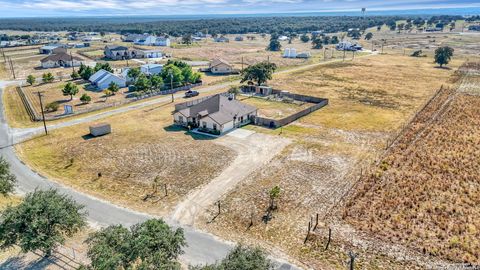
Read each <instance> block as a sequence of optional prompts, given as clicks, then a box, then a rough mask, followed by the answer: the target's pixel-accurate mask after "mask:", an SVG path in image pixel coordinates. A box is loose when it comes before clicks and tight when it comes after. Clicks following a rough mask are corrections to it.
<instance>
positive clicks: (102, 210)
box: [0, 82, 299, 270]
mask: <svg viewBox="0 0 480 270" xmlns="http://www.w3.org/2000/svg"><path fill="white" fill-rule="evenodd" d="M4 85H5V83H4V82H0V97H2V95H3V89H2V87H3V86H4ZM157 100H158V101H157ZM156 102H163V100H162V99H155V100H152V101H149V102H148V104H145V105H144V103H142V104H134V105H132V106H129V107H123V108H120V109H121V110H123V111H127V110H133V109H137V108H141V107H145V106H149V105H151V104H152V103H156ZM116 113H118V112H112V111H110V112H106V113H103V114H100V115H98V116H93V117H86V118H85V119H86V120H83V119H79V120H73V121H69V122H67V124H65V125H62V124H59V125H57V126H54V127H53V128H59V127H63V126H68V125H74V124H77V123H81V122H84V121H91V120H94V119H92V118H97V117H99V118H102V117H105V116H106V115H105V114H116ZM17 132H19V131H18V130H17ZM13 141H14V138H13V136H12V130H11V129H10V128H9V126H8V124H7V122H6V119H5V116H4V108H3V102H1V98H0V155H1V156H3V157H4V158H5V159H6V160H7V161H8V162H9V163H10V166H11V171H12V173H14V174H15V175H16V177H17V180H18V183H17V189H18V192H20V193H26V192H31V191H34V190H35V189H49V188H56V189H58V190H59V191H60V192H62V193H64V194H67V195H69V196H71V197H72V198H73V199H75V200H76V201H77V202H78V203H80V204H82V205H84V206H85V209H86V211H87V212H88V220H89V222H91V223H92V224H93V225H94V226H107V225H112V224H123V225H125V226H131V225H133V224H136V223H139V222H142V221H145V220H146V219H149V218H152V216H149V215H146V214H143V213H139V212H135V211H132V210H129V209H125V208H121V207H118V206H116V205H113V204H111V203H109V202H106V201H103V200H100V199H97V198H94V197H92V196H89V195H86V194H84V193H81V192H79V191H76V190H74V189H71V188H69V187H65V186H63V185H60V184H58V183H55V182H53V181H51V180H49V179H47V178H45V177H43V176H41V175H39V174H37V173H36V172H34V171H32V170H31V169H30V168H29V167H28V166H26V165H25V164H24V163H22V162H21V161H20V160H19V159H18V157H17V155H16V153H15V150H14V149H13V147H12V146H11V145H12V143H13ZM166 221H167V222H168V223H169V224H170V225H171V226H174V227H178V224H176V223H173V222H172V221H169V220H166ZM183 229H184V231H185V237H186V240H187V243H188V247H186V248H185V249H184V251H185V254H184V255H182V257H181V260H182V261H183V262H185V263H187V264H191V265H199V264H206V263H213V262H215V261H218V260H220V259H222V258H223V257H225V255H227V253H228V252H229V251H230V249H231V248H232V245H233V243H227V242H225V241H223V240H220V239H218V238H216V237H214V236H213V235H210V234H207V233H203V232H200V231H197V230H195V229H193V228H192V227H185V226H184V227H183ZM275 261H276V262H277V269H281V270H289V269H292V270H293V269H299V268H297V267H295V266H292V265H290V264H289V263H284V262H283V261H282V260H280V259H275Z"/></svg>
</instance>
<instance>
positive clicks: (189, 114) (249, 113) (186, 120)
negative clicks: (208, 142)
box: [173, 94, 257, 135]
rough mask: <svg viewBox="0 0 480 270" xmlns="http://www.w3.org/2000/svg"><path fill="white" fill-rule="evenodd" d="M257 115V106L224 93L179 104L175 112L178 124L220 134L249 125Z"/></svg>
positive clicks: (174, 115)
mask: <svg viewBox="0 0 480 270" xmlns="http://www.w3.org/2000/svg"><path fill="white" fill-rule="evenodd" d="M256 116H257V108H255V107H253V106H251V105H248V104H245V103H242V102H240V101H238V100H235V99H234V98H233V97H231V96H226V95H224V94H217V95H213V96H209V97H205V98H201V99H197V100H194V101H190V102H185V103H181V104H178V105H177V106H175V111H174V113H173V118H174V123H175V124H176V125H180V126H183V127H190V128H198V129H199V131H202V132H208V133H213V134H218V135H220V134H223V133H226V132H228V131H230V130H232V129H234V128H237V127H241V126H244V125H247V124H249V123H251V122H253V121H254V119H255V117H256Z"/></svg>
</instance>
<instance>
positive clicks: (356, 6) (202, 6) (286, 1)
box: [0, 0, 480, 18]
mask: <svg viewBox="0 0 480 270" xmlns="http://www.w3.org/2000/svg"><path fill="white" fill-rule="evenodd" d="M363 7H365V8H367V12H368V11H374V10H376V11H384V10H398V11H405V10H414V9H439V8H477V10H478V8H479V7H480V0H391V1H390V0H389V1H387V0H101V1H98V0H0V18H2V17H43V16H117V15H118V16H122V15H123V16H125V15H202V14H265V13H302V12H331V11H336V12H338V11H357V10H360V9H361V8H363Z"/></svg>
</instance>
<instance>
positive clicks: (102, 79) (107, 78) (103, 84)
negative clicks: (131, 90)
mask: <svg viewBox="0 0 480 270" xmlns="http://www.w3.org/2000/svg"><path fill="white" fill-rule="evenodd" d="M88 80H89V81H90V82H91V83H92V85H94V86H96V87H97V88H98V89H107V88H108V86H109V85H110V83H112V82H114V83H116V84H117V85H118V86H119V87H125V86H126V85H127V81H126V79H124V78H122V77H120V76H117V75H115V74H113V73H110V72H108V71H106V70H103V69H101V70H99V71H97V72H96V73H95V74H93V75H92V76H90V78H89V79H88Z"/></svg>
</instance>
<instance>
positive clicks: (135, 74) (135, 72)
mask: <svg viewBox="0 0 480 270" xmlns="http://www.w3.org/2000/svg"><path fill="white" fill-rule="evenodd" d="M140 73H141V72H140V68H131V69H129V70H128V72H127V76H128V77H129V78H132V79H133V80H134V81H136V80H137V78H138V76H140Z"/></svg>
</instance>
